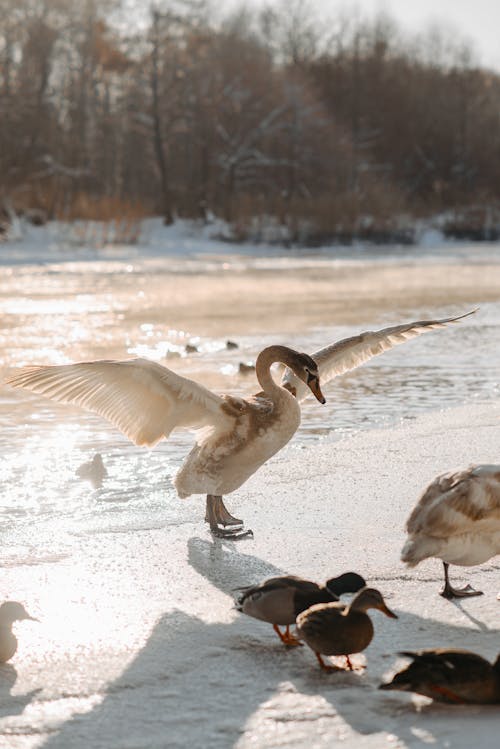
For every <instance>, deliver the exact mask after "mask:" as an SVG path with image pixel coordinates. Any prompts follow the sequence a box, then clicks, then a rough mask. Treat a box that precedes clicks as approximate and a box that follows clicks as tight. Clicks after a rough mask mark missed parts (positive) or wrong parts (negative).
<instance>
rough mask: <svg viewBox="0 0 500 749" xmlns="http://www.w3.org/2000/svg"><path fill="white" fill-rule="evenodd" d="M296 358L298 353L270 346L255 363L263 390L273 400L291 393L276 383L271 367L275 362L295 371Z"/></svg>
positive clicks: (284, 347) (282, 347)
mask: <svg viewBox="0 0 500 749" xmlns="http://www.w3.org/2000/svg"><path fill="white" fill-rule="evenodd" d="M296 357H297V353H296V352H295V351H294V350H293V349H291V348H287V347H286V346H268V347H267V348H265V349H263V351H261V352H260V354H259V355H258V357H257V361H256V362H255V374H256V375H257V379H258V381H259V385H260V386H261V388H262V390H263V391H264V392H265V394H266V395H268V396H269V397H270V398H272V399H273V400H275V399H276V398H280V397H283V395H284V394H285V393H286V394H289V393H288V390H286V389H285V388H282V387H280V386H279V385H277V384H276V383H275V381H274V380H273V377H272V375H271V366H272V365H273V364H274V363H275V362H280V363H281V364H285V365H286V366H287V367H290V368H291V369H292V370H293V369H294V366H293V365H294V363H295V359H296Z"/></svg>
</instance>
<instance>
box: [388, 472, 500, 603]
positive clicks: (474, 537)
mask: <svg viewBox="0 0 500 749" xmlns="http://www.w3.org/2000/svg"><path fill="white" fill-rule="evenodd" d="M406 530H407V532H408V540H407V541H406V543H405V545H404V547H403V550H402V552H401V559H402V560H403V562H406V564H408V565H409V566H410V567H414V566H415V565H417V564H418V563H419V562H421V561H422V560H423V559H427V558H428V557H437V558H438V559H442V561H443V565H444V588H443V590H442V591H441V595H442V596H444V598H449V599H451V598H465V597H467V596H479V595H482V591H480V590H474V589H473V588H471V586H470V585H466V586H465V588H459V589H457V588H454V587H453V586H452V585H451V584H450V581H449V578H448V567H449V565H450V564H458V565H461V566H464V567H469V566H473V565H476V564H482V563H483V562H486V561H487V560H488V559H491V557H493V556H495V555H496V554H500V465H476V466H471V467H470V468H467V469H466V470H465V471H457V472H454V473H445V474H443V475H442V476H438V477H437V478H436V479H434V481H433V482H432V483H431V484H430V485H429V486H428V487H427V489H426V490H425V491H424V493H423V494H422V496H421V498H420V499H419V501H418V503H417V505H416V507H415V509H414V510H413V512H412V513H411V515H410V517H409V518H408V522H407V526H406Z"/></svg>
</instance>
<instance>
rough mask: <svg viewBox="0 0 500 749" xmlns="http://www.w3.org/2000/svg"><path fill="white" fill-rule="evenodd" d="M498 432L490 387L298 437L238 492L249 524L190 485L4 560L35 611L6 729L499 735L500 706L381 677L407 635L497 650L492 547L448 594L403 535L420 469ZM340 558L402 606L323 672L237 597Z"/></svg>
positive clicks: (33, 738)
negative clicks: (43, 554)
mask: <svg viewBox="0 0 500 749" xmlns="http://www.w3.org/2000/svg"><path fill="white" fill-rule="evenodd" d="M499 444H500V402H498V401H495V402H491V403H489V404H488V405H485V406H482V405H481V406H474V407H463V408H458V409H453V410H451V411H443V412H439V413H433V414H427V415H424V416H420V417H419V418H417V419H415V420H413V421H411V422H408V423H406V424H405V425H404V426H400V427H397V428H391V429H384V430H375V431H367V432H362V433H358V434H356V435H353V436H351V437H348V438H346V439H344V440H341V441H340V442H337V443H335V444H323V445H321V446H312V447H308V446H302V447H293V446H291V447H290V448H289V449H288V450H285V451H284V452H283V453H281V454H280V455H279V456H277V457H276V458H275V459H273V460H272V461H270V462H269V463H268V464H267V465H266V466H264V467H263V469H262V470H261V471H260V472H259V473H257V474H256V475H255V476H254V477H253V478H252V479H251V480H250V481H249V482H248V483H247V484H246V485H245V486H244V487H243V488H242V489H241V490H239V491H238V492H236V493H235V494H234V495H231V496H230V498H229V499H228V505H229V507H230V508H232V509H234V510H236V511H237V514H238V515H239V516H240V517H243V518H245V520H246V521H247V523H248V525H249V526H250V527H252V528H253V529H254V532H255V539H254V540H253V541H243V542H240V543H239V544H236V543H230V542H220V541H216V542H213V541H211V540H210V539H209V536H208V534H207V532H206V529H205V528H204V526H203V523H202V515H203V513H202V503H201V502H200V501H197V500H196V499H195V500H193V501H188V503H185V504H179V517H178V522H171V521H170V522H166V521H165V519H164V518H163V517H162V516H158V517H156V518H154V520H155V522H156V525H153V523H152V522H151V520H152V518H149V519H148V522H150V525H148V523H146V522H145V524H144V526H143V527H142V528H136V529H131V530H127V531H125V532H124V531H123V530H122V529H117V532H113V531H112V529H110V530H108V531H107V532H102V531H100V532H95V533H91V532H86V533H82V534H81V535H80V536H79V538H78V543H75V545H74V547H73V548H72V550H71V554H70V555H69V556H67V557H64V558H61V559H59V560H55V559H46V560H45V561H44V562H43V563H42V562H41V561H40V563H38V564H33V565H31V566H30V565H24V566H13V567H9V568H4V569H3V571H2V573H3V575H2V577H3V582H4V593H5V594H6V595H9V596H10V597H13V598H17V599H19V600H23V602H25V603H26V605H27V607H28V609H29V610H30V612H32V613H33V614H34V615H35V616H39V617H40V618H41V619H42V622H41V624H40V625H38V628H37V626H36V625H35V624H33V623H30V622H27V623H24V624H22V625H19V626H18V627H17V632H18V634H19V639H20V643H21V644H20V648H19V651H18V654H17V655H16V657H15V659H14V660H13V662H12V665H10V666H4V667H3V668H2V669H1V671H0V680H1V681H0V684H1V688H2V692H1V694H0V736H1V742H0V743H1V744H2V746H5V747H8V748H9V749H28V748H29V749H32V748H33V747H40V746H44V747H46V748H48V749H89V747H92V749H110V748H111V747H112V748H113V749H132V748H133V749H160V748H161V749H164V748H165V747H169V749H170V747H172V748H176V747H179V748H180V747H183V748H184V747H188V746H190V747H203V749H205V748H206V749H212V748H213V749H225V747H237V748H238V749H250V747H261V748H262V749H263V748H264V747H266V748H267V747H273V746H281V747H297V748H299V747H301V748H302V747H304V746H306V745H307V746H311V747H319V748H323V747H325V748H326V747H332V746H336V745H337V743H338V744H342V745H343V746H345V747H349V748H352V749H358V748H359V747H362V748H364V747H370V748H372V747H385V746H392V747H423V746H426V745H428V744H430V745H433V746H436V747H444V746H446V747H451V749H466V748H467V749H470V747H471V746H474V745H475V746H478V747H481V749H490V747H491V749H493V747H496V746H497V744H498V728H499V720H500V712H499V710H498V708H492V707H467V708H464V707H453V706H452V707H447V706H443V705H435V704H432V703H429V701H428V700H426V699H424V698H412V697H411V696H410V695H405V694H386V693H382V692H379V691H377V689H376V687H377V685H378V684H379V683H380V681H381V680H382V679H383V678H384V677H385V676H387V675H388V674H389V673H391V672H392V670H393V668H394V666H395V665H396V663H397V661H398V658H397V656H396V655H395V654H396V653H397V652H398V651H399V650H402V649H410V648H419V647H438V646H453V647H464V648H468V649H471V650H475V651H477V652H478V653H481V654H482V655H484V656H486V657H489V658H493V657H494V656H496V654H497V651H498V649H499V636H498V635H499V624H500V603H499V602H498V601H497V600H496V595H497V592H498V590H499V587H500V584H499V583H500V581H499V576H498V569H499V565H498V559H496V560H492V561H491V562H490V563H487V564H485V565H483V566H481V567H480V568H474V569H471V570H459V569H456V568H455V569H453V578H454V580H456V581H457V582H459V581H460V580H471V582H472V583H473V585H474V586H475V587H479V588H480V589H482V590H483V591H484V593H485V595H484V596H483V597H482V598H476V599H470V600H466V601H463V602H460V603H457V604H454V603H449V602H447V601H444V600H443V599H441V598H440V597H439V596H438V595H437V591H438V589H439V587H440V584H441V570H442V567H441V564H440V563H439V562H438V561H433V560H431V561H428V562H425V563H424V564H422V565H420V566H419V567H417V568H416V569H415V570H410V571H408V570H407V569H405V567H404V566H403V565H402V564H401V563H400V562H399V551H400V548H401V545H402V542H403V539H404V531H403V526H404V521H405V519H406V516H407V514H408V512H409V510H410V508H411V507H412V506H413V504H414V502H415V501H416V499H417V497H418V495H419V493H420V491H421V489H422V488H423V487H424V486H425V485H426V484H427V482H428V481H429V480H430V479H431V478H432V477H433V476H435V475H436V474H437V473H439V472H441V471H444V470H448V469H451V468H454V467H460V466H465V465H467V464H469V463H471V462H498V461H499V452H498V445H499ZM96 501H98V500H96ZM162 521H163V526H162ZM345 569H356V570H358V571H359V572H361V573H363V574H364V575H365V576H366V578H367V579H368V580H369V582H370V583H371V584H373V585H375V586H376V587H379V588H380V589H381V591H382V592H383V593H384V596H385V597H386V598H387V601H388V604H389V606H390V607H391V608H392V609H395V610H396V611H397V613H398V615H399V616H400V619H399V620H398V621H392V620H389V619H386V618H385V617H382V616H380V615H378V613H374V614H373V619H374V623H375V638H374V640H373V642H372V644H371V645H370V647H369V648H368V649H367V651H365V656H366V659H367V663H368V668H367V670H366V672H364V673H362V674H359V673H355V674H354V673H352V674H324V673H322V672H320V670H319V669H318V667H317V663H316V661H315V659H314V657H313V655H312V653H311V652H310V651H309V650H308V649H307V648H300V649H299V648H297V649H294V650H291V651H289V650H286V649H285V648H283V646H282V645H281V644H280V643H279V641H278V639H277V638H276V636H275V635H274V633H273V631H272V629H271V627H270V626H268V625H265V624H262V623H260V622H257V621H255V620H250V619H247V618H245V617H243V616H240V615H238V614H236V612H235V611H234V610H233V609H232V598H231V590H232V589H234V588H236V587H238V586H241V585H244V584H247V583H252V582H254V581H257V580H259V579H261V578H262V577H265V576H268V575H270V574H273V573H276V572H277V571H280V570H286V571H290V572H295V573H298V574H301V575H305V576H309V577H311V578H314V579H317V580H324V579H326V578H327V577H330V576H331V575H334V574H337V573H338V572H341V571H343V570H345ZM358 658H359V659H360V660H361V659H362V656H358Z"/></svg>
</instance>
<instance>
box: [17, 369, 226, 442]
mask: <svg viewBox="0 0 500 749" xmlns="http://www.w3.org/2000/svg"><path fill="white" fill-rule="evenodd" d="M7 384H8V385H11V386H12V387H16V388H25V389H26V390H31V391H32V392H34V393H40V394H41V395H45V396H47V397H48V398H52V399H53V400H56V401H60V402H62V403H74V404H75V405H78V406H83V407H84V408H87V409H89V410H90V411H94V412H95V413H97V414H99V415H100V416H103V417H104V418H105V419H108V421H110V422H111V423H112V424H114V425H115V426H117V427H118V429H120V430H121V431H122V432H123V433H124V434H125V435H126V436H127V437H128V438H129V439H130V440H132V441H133V442H135V444H136V445H148V446H152V445H155V444H156V443H157V442H158V441H159V440H160V439H162V437H168V435H169V434H170V432H171V431H172V429H174V428H175V427H192V428H199V427H202V426H206V425H214V426H216V427H221V428H224V427H228V426H229V425H230V422H231V415H230V413H228V410H230V406H228V404H227V403H226V401H225V400H224V399H223V398H222V397H220V396H218V395H216V394H215V393H212V392H211V391H210V390H207V389H206V388H204V387H203V386H202V385H199V384H198V383H197V382H194V381H193V380H190V379H188V378H187V377H181V376H180V375H178V374H176V373H175V372H172V371H171V370H170V369H167V368H166V367H162V366H161V365H160V364H157V363H156V362H153V361H149V360H148V359H129V360H126V361H94V362H82V363H80V364H65V365H61V366H49V367H44V366H35V367H26V368H24V369H22V370H20V371H19V372H18V373H17V374H15V375H13V376H12V377H10V379H8V380H7Z"/></svg>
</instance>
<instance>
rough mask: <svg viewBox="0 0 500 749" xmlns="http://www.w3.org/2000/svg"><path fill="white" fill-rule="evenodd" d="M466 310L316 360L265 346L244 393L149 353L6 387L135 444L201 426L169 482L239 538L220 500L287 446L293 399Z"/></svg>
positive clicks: (370, 337) (67, 368)
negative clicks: (90, 419) (64, 406)
mask: <svg viewBox="0 0 500 749" xmlns="http://www.w3.org/2000/svg"><path fill="white" fill-rule="evenodd" d="M470 314H473V313H472V312H469V313H467V314H466V315H461V316H459V317H448V318H445V319H442V320H423V321H417V322H411V323H407V324H405V325H397V326H395V327H390V328H384V329H382V330H379V331H376V332H367V333H361V334H360V335H357V336H354V337H352V338H346V339H344V340H342V341H338V342H337V343H334V344H333V345H331V346H328V347H327V348H324V349H321V350H320V351H318V352H316V353H315V354H313V356H312V357H311V356H308V355H307V354H301V353H298V352H297V351H294V350H293V349H290V348H287V347H286V346H269V347H268V348H265V349H264V350H263V351H261V352H260V354H259V356H258V357H257V361H256V376H257V379H258V381H259V384H260V386H261V388H262V392H260V393H258V394H257V395H255V396H253V397H251V398H247V399H243V398H236V397H233V396H230V395H222V396H221V395H217V394H216V393H213V392H211V391H210V390H208V389H207V388H205V387H204V386H203V385H201V384H199V383H197V382H194V381H193V380H190V379H188V378H186V377H181V376H180V375H178V374H176V373H175V372H172V370H170V369H167V367H163V366H161V365H160V364H157V363H156V362H153V361H148V360H147V359H130V360H127V361H93V362H83V363H80V364H66V365H61V366H48V367H45V366H34V367H27V368H25V369H22V370H21V371H20V372H18V373H17V374H14V375H13V376H12V377H11V378H10V379H9V380H8V384H9V385H11V386H13V387H20V388H25V389H27V390H31V391H33V392H35V393H40V394H41V395H45V396H47V397H49V398H53V399H54V400H56V401H61V402H63V403H74V404H76V405H79V406H83V407H84V408H88V409H89V410H91V411H94V412H96V413H98V414H100V415H101V416H103V417H104V418H106V419H108V420H109V421H111V422H112V423H113V424H114V425H115V426H117V427H118V428H119V429H121V431H122V432H123V433H124V434H125V435H126V436H127V437H129V439H131V440H132V441H133V442H135V444H136V445H147V446H149V447H152V446H153V445H155V444H156V443H157V442H159V440H161V439H163V438H165V437H168V436H169V434H170V432H171V431H172V430H173V429H176V428H178V427H187V428H191V429H197V430H198V434H197V441H196V444H195V446H194V448H193V449H192V450H191V452H190V453H189V455H188V457H187V459H186V460H185V462H184V464H183V465H182V467H181V469H180V471H179V472H178V474H177V476H176V478H175V481H174V483H175V487H176V489H177V493H178V494H179V496H180V497H189V496H190V495H191V494H206V495H207V501H206V514H205V520H206V521H207V522H208V523H209V524H210V530H211V532H212V534H213V535H214V536H219V537H222V538H227V537H229V538H243V537H245V536H248V535H252V532H251V531H246V532H241V530H242V527H243V521H241V520H238V518H235V517H233V515H231V514H230V513H229V511H228V510H227V508H226V507H225V505H224V503H223V500H222V496H223V495H224V494H229V493H230V492H233V491H235V490H236V489H238V488H239V487H240V486H241V485H242V484H243V483H244V482H245V481H246V480H247V479H248V478H249V477H250V476H251V475H252V474H253V473H255V471H256V470H257V469H258V468H260V466H261V465H263V464H264V463H265V462H266V461H267V460H269V458H270V457H272V456H273V455H274V454H275V453H277V452H278V451H279V450H281V448H282V447H284V445H286V444H287V442H288V441H289V440H290V439H291V438H292V436H293V435H294V434H295V432H296V431H297V429H298V427H299V424H300V406H299V402H300V401H301V400H303V399H304V398H305V396H306V395H307V394H309V393H311V392H312V393H313V394H314V395H315V396H316V398H317V399H318V400H319V402H320V403H324V402H325V399H324V398H323V395H322V393H321V389H320V379H321V381H322V382H328V381H329V380H331V379H333V378H334V377H336V376H338V375H340V374H343V373H344V372H347V371H349V370H351V369H355V368H356V367H358V366H359V365H360V364H363V363H364V362H365V361H367V360H368V359H370V358H371V357H373V356H377V354H381V353H383V352H384V351H387V350H388V349H391V348H393V346H397V345H398V344H400V343H404V342H405V341H408V340H410V339H411V338H415V337H416V336H419V335H421V334H422V333H425V332H427V331H430V330H434V329H436V328H442V327H444V326H445V325H447V324H448V323H453V322H456V321H457V320H460V319H462V318H464V317H467V316H468V315H470ZM277 362H280V363H281V364H283V365H285V367H286V370H285V372H284V375H283V378H282V380H281V385H278V384H277V383H276V382H275V381H274V380H273V377H272V375H271V366H272V365H273V364H274V363H277ZM294 396H296V397H294ZM226 526H230V527H229V528H227V527H226Z"/></svg>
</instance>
